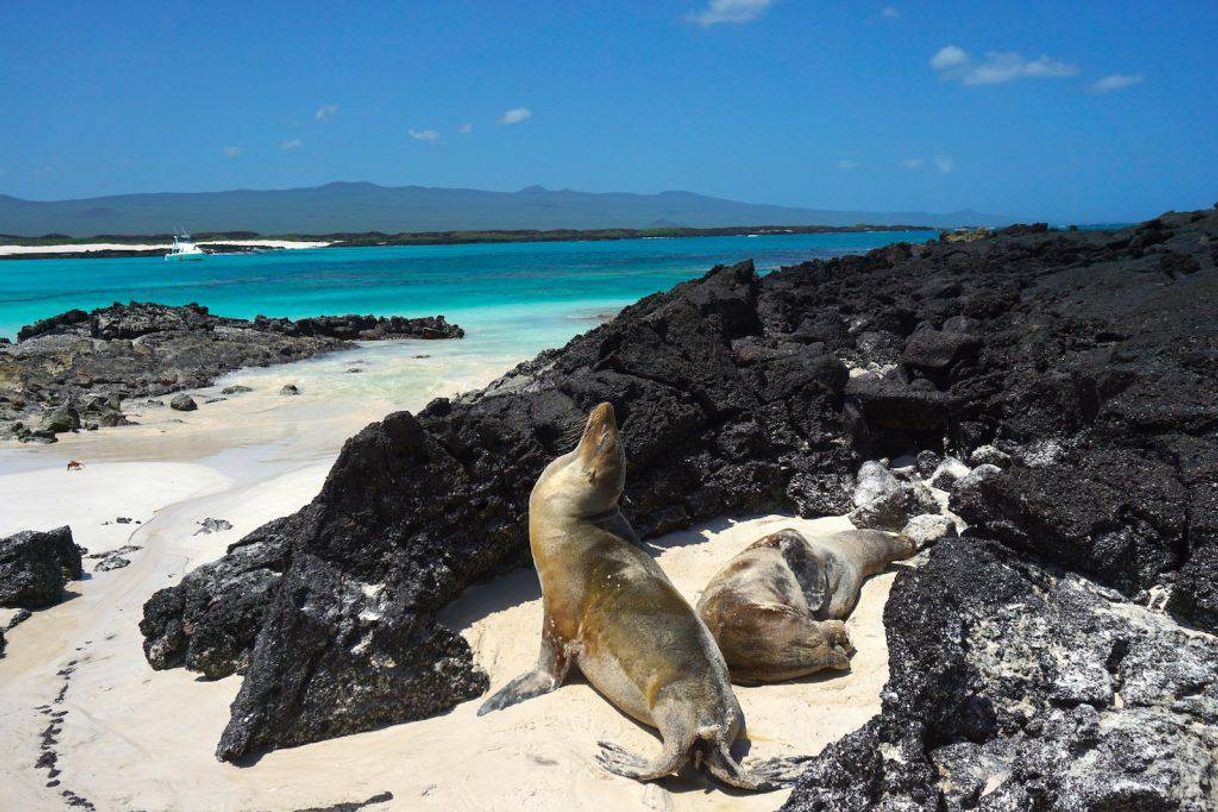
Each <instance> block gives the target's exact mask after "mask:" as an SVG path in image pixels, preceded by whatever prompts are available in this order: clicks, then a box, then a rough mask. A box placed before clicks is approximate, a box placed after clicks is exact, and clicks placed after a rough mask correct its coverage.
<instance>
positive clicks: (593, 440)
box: [478, 403, 789, 789]
mask: <svg viewBox="0 0 1218 812" xmlns="http://www.w3.org/2000/svg"><path fill="white" fill-rule="evenodd" d="M625 480H626V458H625V453H624V451H623V449H622V443H621V439H620V437H619V436H618V430H617V423H616V421H615V419H614V414H613V407H612V406H611V405H610V404H608V403H602V404H600V405H599V406H597V407H596V408H595V409H593V410H592V413H591V414H590V415H589V416H588V421H587V424H586V425H585V427H584V432H583V436H582V437H581V439H580V442H579V445H578V446H577V447H576V449H575V450H574V451H572V452H570V453H569V454H564V455H563V456H561V457H559V458H558V459H556V460H554V461H553V462H551V463H550V464H549V465H548V466H547V467H546V469H545V471H543V472H542V474H541V477H540V478H539V479H538V480H537V484H536V485H534V487H533V492H532V494H531V496H530V497H529V545H530V547H531V549H532V552H533V563H534V564H535V565H536V567H537V574H538V576H539V578H540V580H541V594H542V603H543V606H544V609H545V615H544V617H543V621H542V629H541V653H540V655H539V656H538V658H537V666H536V667H535V668H534V669H533V670H532V671H529V672H527V673H525V674H522V675H520V676H519V677H517V678H516V679H514V680H512V681H511V682H510V683H508V685H507V686H506V687H504V688H502V689H500V691H499V692H498V693H496V694H495V695H494V696H492V697H491V698H490V699H489V700H487V701H486V703H485V704H484V705H483V706H482V707H481V708H480V709H479V710H478V715H479V716H481V715H482V714H484V713H487V712H489V711H492V710H499V709H501V708H506V707H508V706H509V705H513V704H515V703H517V702H521V701H523V700H526V699H530V698H532V697H535V696H539V695H541V694H544V693H547V692H549V691H552V690H554V689H555V688H557V687H558V686H559V685H561V684H562V682H563V679H564V678H565V677H566V674H567V670H568V669H569V668H570V666H571V665H572V664H575V665H578V666H579V668H580V670H581V671H582V672H583V673H584V676H585V677H587V679H588V682H590V683H591V684H592V686H593V687H594V688H596V690H597V691H599V692H600V693H601V695H603V696H604V697H605V698H606V699H608V700H609V701H610V702H612V703H613V704H614V705H615V706H617V708H619V709H620V710H621V711H623V712H624V713H626V714H628V715H630V716H632V717H634V718H635V719H637V720H638V721H639V722H642V723H643V724H645V725H649V726H651V727H654V728H657V729H658V730H659V732H660V736H661V738H662V739H663V741H664V751H663V754H662V755H661V756H660V758H659V759H658V760H656V761H654V762H648V761H646V760H645V759H643V758H641V757H639V756H636V755H633V754H631V753H629V752H627V751H626V750H624V749H622V748H621V747H618V746H617V745H613V744H608V743H606V742H601V743H600V744H601V747H602V750H601V753H600V754H599V755H598V756H597V760H598V761H599V762H600V763H601V765H602V766H604V767H605V768H606V769H608V770H609V771H611V772H614V773H617V774H618V775H622V776H626V777H627V778H634V779H637V780H639V781H649V780H653V779H657V778H663V777H665V776H668V775H671V774H673V773H675V772H677V771H678V770H680V769H681V767H682V766H684V765H685V764H686V762H688V761H690V760H691V759H692V760H693V761H694V763H695V766H698V765H701V764H705V765H706V767H707V769H709V770H710V772H711V774H713V775H714V776H715V777H716V778H718V779H719V780H721V781H723V782H725V783H727V784H730V785H732V786H735V787H740V788H743V789H772V788H774V787H776V786H777V785H778V783H777V782H778V781H779V780H781V778H782V777H783V773H782V772H781V769H782V768H781V767H780V766H779V764H780V762H779V760H775V761H774V762H770V763H769V765H768V766H766V767H763V768H761V769H760V770H758V771H757V772H750V771H747V770H745V769H744V768H743V767H742V766H741V765H740V764H739V763H738V762H737V761H736V760H735V759H733V757H732V755H731V752H730V749H729V748H730V747H731V745H732V742H733V741H735V739H736V737H737V735H738V734H739V732H740V730H741V728H742V723H743V713H742V712H741V710H740V705H739V703H738V702H737V701H736V696H735V694H734V693H733V692H732V686H731V681H730V678H729V676H728V670H727V664H726V663H725V662H724V660H723V656H722V655H721V654H720V653H719V649H718V647H717V646H716V645H715V641H714V639H713V638H712V637H711V634H710V632H709V631H708V630H707V628H706V626H704V625H703V624H702V621H700V620H699V619H698V616H697V615H696V614H695V613H694V610H693V609H692V608H691V607H690V605H689V604H688V603H686V601H685V599H684V598H682V597H681V595H680V593H678V592H677V590H676V588H675V587H673V585H672V583H671V582H670V581H669V580H668V577H667V576H666V575H665V574H664V572H663V570H661V569H660V567H659V565H658V564H656V562H655V561H654V560H653V559H652V557H651V556H650V555H648V554H647V552H646V551H645V550H644V549H642V547H641V546H639V544H638V538H637V536H636V535H635V533H634V531H633V530H632V529H631V527H630V523H629V522H627V521H626V518H625V517H624V516H623V515H622V513H621V511H620V510H619V509H618V500H619V498H620V497H621V494H622V488H623V486H624V485H625ZM785 766H789V765H785Z"/></svg>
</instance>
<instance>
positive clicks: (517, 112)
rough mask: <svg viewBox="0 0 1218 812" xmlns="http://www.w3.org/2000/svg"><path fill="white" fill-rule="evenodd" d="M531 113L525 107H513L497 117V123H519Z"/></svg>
mask: <svg viewBox="0 0 1218 812" xmlns="http://www.w3.org/2000/svg"><path fill="white" fill-rule="evenodd" d="M532 115H533V111H532V110H530V109H529V108H527V107H513V108H512V109H511V110H507V111H505V112H504V114H503V115H501V116H500V117H499V123H500V124H504V125H508V124H519V123H520V122H522V121H524V120H525V119H527V118H529V117H530V116H532Z"/></svg>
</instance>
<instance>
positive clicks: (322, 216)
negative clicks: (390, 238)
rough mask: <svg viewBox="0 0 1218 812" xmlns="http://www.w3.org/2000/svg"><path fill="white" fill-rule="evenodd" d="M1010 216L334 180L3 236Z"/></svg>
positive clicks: (51, 206)
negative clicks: (885, 210)
mask: <svg viewBox="0 0 1218 812" xmlns="http://www.w3.org/2000/svg"><path fill="white" fill-rule="evenodd" d="M1010 222H1012V219H1011V218H1009V217H1003V216H1001V215H995V214H983V213H980V212H975V211H969V210H965V211H956V212H949V213H946V214H933V213H929V212H869V211H836V210H829V209H805V208H795V207H789V206H774V205H768V204H758V203H741V202H738V201H734V200H726V199H724V198H717V197H708V196H706V195H699V194H694V193H693V192H661V193H659V194H654V195H641V194H632V193H627V192H575V191H571V190H567V189H562V190H551V189H546V188H545V187H542V186H529V187H527V188H525V189H521V190H520V191H518V192H487V191H480V190H477V189H448V188H439V187H425V186H398V187H388V186H378V185H377V184H374V183H367V182H357V183H350V182H335V183H327V184H325V185H323V186H313V187H305V188H297V189H269V190H253V189H235V190H232V191H227V192H161V193H155V194H129V195H114V196H110V197H94V198H84V199H79V200H59V201H35V200H22V199H20V198H16V197H10V196H8V195H0V234H12V235H17V236H23V237H35V236H42V235H44V234H66V235H68V236H72V237H89V236H95V235H99V234H113V235H121V234H164V233H167V232H170V231H173V230H174V229H175V228H178V227H181V228H188V229H191V230H193V231H199V232H221V231H254V232H258V233H260V234H334V233H342V232H365V231H382V232H385V233H390V234H394V233H399V232H412V231H463V230H471V231H472V230H496V229H497V230H508V229H564V228H570V229H596V228H648V227H652V226H655V225H677V226H689V227H722V226H753V225H756V226H761V225H791V226H796V225H825V226H852V225H858V224H863V223H865V224H868V225H918V226H931V227H936V228H948V227H955V226H962V225H977V226H998V225H1006V224H1008V223H1010Z"/></svg>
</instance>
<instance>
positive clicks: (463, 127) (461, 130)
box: [457, 121, 474, 135]
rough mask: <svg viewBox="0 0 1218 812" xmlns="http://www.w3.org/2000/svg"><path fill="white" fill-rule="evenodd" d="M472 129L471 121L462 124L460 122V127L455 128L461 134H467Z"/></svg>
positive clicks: (472, 123)
mask: <svg viewBox="0 0 1218 812" xmlns="http://www.w3.org/2000/svg"><path fill="white" fill-rule="evenodd" d="M473 131H474V122H472V121H467V122H465V123H464V124H462V125H461V126H460V127H458V128H457V132H459V133H461V134H462V135H469V134H470V133H472V132H473Z"/></svg>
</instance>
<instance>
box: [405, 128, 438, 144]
mask: <svg viewBox="0 0 1218 812" xmlns="http://www.w3.org/2000/svg"><path fill="white" fill-rule="evenodd" d="M407 132H408V133H410V137H411V138H413V139H414V140H416V141H422V142H424V143H427V144H438V143H440V133H439V132H437V131H436V130H430V129H429V130H416V129H415V128H413V127H411V128H410V129H409V130H407Z"/></svg>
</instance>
